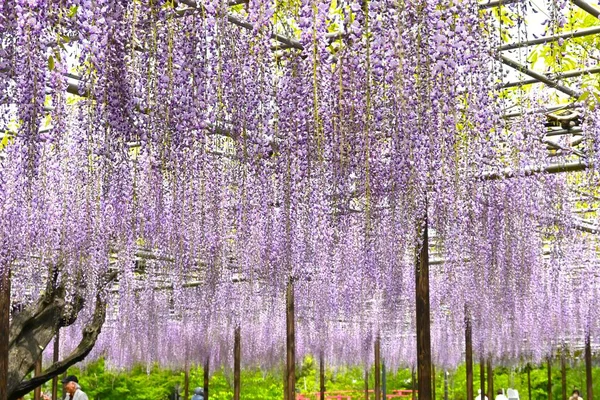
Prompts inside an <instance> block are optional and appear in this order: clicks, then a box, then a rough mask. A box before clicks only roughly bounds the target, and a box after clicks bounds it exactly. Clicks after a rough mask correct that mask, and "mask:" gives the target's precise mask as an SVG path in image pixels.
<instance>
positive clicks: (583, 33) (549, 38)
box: [498, 26, 600, 51]
mask: <svg viewBox="0 0 600 400" xmlns="http://www.w3.org/2000/svg"><path fill="white" fill-rule="evenodd" d="M599 33H600V26H595V27H593V28H586V29H581V30H579V31H574V32H565V33H561V34H558V35H552V36H546V37H541V38H537V39H532V40H526V41H524V42H518V43H509V44H505V45H503V46H500V47H498V50H499V51H506V50H514V49H519V48H521V47H528V46H535V45H538V44H545V43H551V42H556V41H558V40H560V39H572V38H578V37H584V36H591V35H597V34H599Z"/></svg>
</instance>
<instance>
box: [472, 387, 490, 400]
mask: <svg viewBox="0 0 600 400" xmlns="http://www.w3.org/2000/svg"><path fill="white" fill-rule="evenodd" d="M483 398H484V399H485V400H488V397H487V396H485V395H484V396H483ZM475 400H481V389H477V397H475Z"/></svg>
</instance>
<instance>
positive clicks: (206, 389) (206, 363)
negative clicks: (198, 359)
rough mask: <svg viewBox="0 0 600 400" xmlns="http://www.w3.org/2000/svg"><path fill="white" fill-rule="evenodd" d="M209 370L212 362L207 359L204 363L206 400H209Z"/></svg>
mask: <svg viewBox="0 0 600 400" xmlns="http://www.w3.org/2000/svg"><path fill="white" fill-rule="evenodd" d="M209 368H210V360H209V358H208V357H206V361H204V400H208V381H209Z"/></svg>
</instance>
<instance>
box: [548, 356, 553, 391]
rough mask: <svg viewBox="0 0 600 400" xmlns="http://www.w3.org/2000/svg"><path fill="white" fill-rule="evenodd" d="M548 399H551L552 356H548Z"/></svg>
mask: <svg viewBox="0 0 600 400" xmlns="http://www.w3.org/2000/svg"><path fill="white" fill-rule="evenodd" d="M547 390H548V400H552V357H551V356H548V388H547Z"/></svg>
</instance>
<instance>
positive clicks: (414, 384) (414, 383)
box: [412, 367, 417, 400]
mask: <svg viewBox="0 0 600 400" xmlns="http://www.w3.org/2000/svg"><path fill="white" fill-rule="evenodd" d="M412 400H417V376H416V373H415V367H413V368H412Z"/></svg>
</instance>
